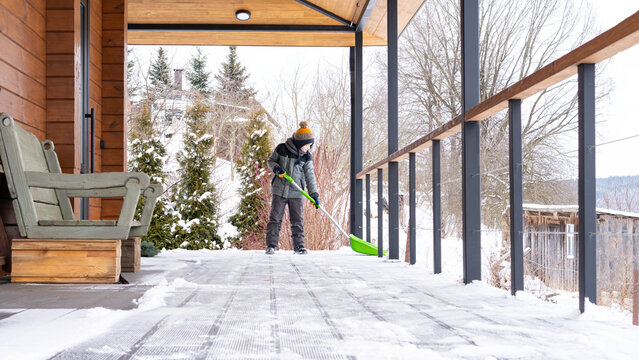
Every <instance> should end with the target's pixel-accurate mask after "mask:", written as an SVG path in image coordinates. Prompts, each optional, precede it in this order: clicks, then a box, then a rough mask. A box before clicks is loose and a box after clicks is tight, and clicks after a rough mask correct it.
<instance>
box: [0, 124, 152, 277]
mask: <svg viewBox="0 0 639 360" xmlns="http://www.w3.org/2000/svg"><path fill="white" fill-rule="evenodd" d="M0 159H1V161H2V165H3V168H4V172H5V176H6V183H7V187H8V191H9V197H10V199H11V202H12V205H13V210H14V212H15V219H16V223H17V227H18V230H19V234H20V237H22V238H23V239H21V240H18V241H16V239H13V241H12V256H11V258H12V269H11V275H12V281H29V277H31V279H32V280H34V281H39V282H49V281H50V282H58V281H60V279H63V280H64V277H63V276H60V273H56V275H55V276H48V274H47V271H49V270H51V267H47V265H46V264H47V262H51V261H52V260H51V259H50V258H46V256H49V255H50V254H51V251H50V249H51V248H52V247H56V246H57V247H56V248H59V249H61V248H65V247H69V246H70V247H71V248H73V246H72V245H71V243H72V242H73V241H77V242H78V246H79V248H81V249H86V248H87V246H89V245H87V244H91V243H93V244H95V246H96V248H100V249H102V247H101V246H102V245H98V242H95V240H111V241H112V242H111V243H110V244H112V246H116V247H118V249H117V251H115V250H113V251H115V253H117V254H118V255H117V256H114V255H113V254H115V253H112V251H111V250H108V251H107V250H97V251H96V252H94V253H92V254H89V255H87V256H86V258H87V259H89V260H91V261H98V260H97V257H99V256H100V255H101V254H102V255H104V256H106V257H108V258H109V259H110V260H109V261H117V262H118V264H117V266H115V265H114V266H112V267H110V269H112V271H117V275H118V277H119V272H120V263H119V262H120V251H121V249H120V246H121V241H122V240H126V239H128V238H130V237H139V236H144V235H146V232H147V231H148V228H149V224H150V222H151V217H152V215H153V209H154V207H155V203H156V201H157V198H158V196H159V195H160V194H161V193H162V186H160V185H150V184H149V177H148V176H147V175H146V174H143V173H96V174H63V173H62V171H61V169H60V164H59V162H58V157H57V154H56V153H55V146H54V144H53V142H51V141H50V140H45V141H43V142H42V143H40V142H39V141H38V140H37V138H36V137H35V135H33V134H31V133H30V132H28V131H26V130H24V129H22V127H20V126H19V125H18V124H17V123H15V122H14V120H13V119H12V118H11V117H10V116H9V115H7V114H5V113H2V114H0ZM140 196H144V197H145V198H146V199H145V205H144V208H143V210H142V216H141V219H140V221H139V222H137V221H135V222H134V221H133V218H134V215H135V209H136V206H137V204H138V200H139V198H140ZM71 197H87V198H104V197H123V198H124V201H123V204H122V208H121V211H120V216H119V218H118V220H78V219H75V218H74V215H73V209H72V207H71V201H70V200H69V198H71ZM26 239H29V240H28V243H29V249H30V250H29V251H33V253H31V254H30V255H29V257H28V258H29V261H23V259H24V257H21V256H19V255H16V251H18V253H19V252H20V251H22V250H24V249H22V248H21V247H20V246H22V245H21V244H24V242H25V241H27V240H26ZM36 239H37V241H35V242H34V240H36ZM87 242H88V243H87ZM37 243H41V245H40V246H41V248H42V249H41V250H36V248H37V246H38V245H37ZM54 243H59V244H62V245H53V244H54ZM47 249H49V250H47ZM38 251H39V252H38ZM69 251H90V250H68V251H67V250H59V251H53V252H54V253H56V254H57V255H56V256H59V257H60V258H59V263H60V264H64V260H65V258H66V257H74V259H75V258H78V256H77V255H78V253H70V252H69ZM107 253H108V254H107ZM36 254H40V258H41V261H40V262H38V261H37V260H35V258H34V256H36ZM47 254H49V255H47ZM14 255H16V256H14ZM45 255H46V256H45ZM56 261H57V260H56ZM89 262H90V261H88V260H87V263H89ZM38 264H41V271H39V272H38V269H37V268H38V267H39V266H40V265H38ZM74 266H75V265H74ZM93 268H94V267H92V266H90V265H87V266H86V274H85V275H83V276H80V277H81V278H86V277H91V276H93V275H95V277H96V279H97V278H100V279H103V278H105V275H104V274H102V273H101V274H99V276H98V275H97V274H93V275H92V271H93V270H92V269H93ZM74 269H75V270H74V271H73V276H70V277H69V279H71V280H72V281H73V279H78V278H79V276H77V275H78V274H81V273H82V271H80V270H78V269H79V268H78V267H77V266H76V267H75V268H74ZM61 271H62V270H61ZM63 272H64V271H62V272H61V273H63ZM25 274H29V275H25ZM36 274H39V275H37V276H36ZM113 275H115V274H113ZM109 276H110V275H109ZM109 276H107V278H110V277H109ZM14 277H15V279H14ZM47 279H49V280H47ZM85 280H86V279H85ZM116 280H117V279H116ZM83 282H86V281H83ZM99 282H103V281H99Z"/></svg>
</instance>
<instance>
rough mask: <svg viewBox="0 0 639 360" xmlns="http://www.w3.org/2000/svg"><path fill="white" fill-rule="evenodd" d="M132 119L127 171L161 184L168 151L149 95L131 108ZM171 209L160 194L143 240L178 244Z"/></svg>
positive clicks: (139, 211)
mask: <svg viewBox="0 0 639 360" xmlns="http://www.w3.org/2000/svg"><path fill="white" fill-rule="evenodd" d="M131 123H132V129H131V132H130V136H129V138H130V146H129V148H130V151H131V155H130V157H129V171H134V172H143V173H146V174H147V175H149V177H150V178H151V183H153V184H163V183H164V182H165V179H166V173H165V172H164V170H163V168H164V162H165V161H166V157H167V152H166V147H165V145H164V144H163V143H162V142H161V141H160V138H159V136H158V134H157V131H156V129H155V128H154V126H153V122H152V120H151V111H150V106H149V100H148V99H144V100H143V101H142V102H141V103H140V104H139V108H137V110H136V111H134V112H132V116H131ZM144 200H145V199H144V198H141V199H140V201H139V202H138V206H137V209H136V218H139V217H140V215H141V214H142V209H143V207H144ZM172 213H173V211H172V209H171V208H170V204H169V202H168V200H167V199H166V198H165V197H162V196H161V197H160V198H159V199H158V201H157V203H156V204H155V209H154V212H153V217H152V218H151V225H150V226H149V232H148V234H147V235H146V236H145V237H144V238H143V240H144V241H149V242H152V243H153V244H154V245H155V246H156V247H157V248H159V249H162V248H167V249H174V248H176V247H177V245H179V244H177V245H176V244H175V243H174V241H173V239H172V236H171V227H172V226H173V223H174V222H175V221H177V219H176V218H175V217H174V216H173V215H172Z"/></svg>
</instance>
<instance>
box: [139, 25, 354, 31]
mask: <svg viewBox="0 0 639 360" xmlns="http://www.w3.org/2000/svg"><path fill="white" fill-rule="evenodd" d="M129 31H236V32H254V31H268V32H314V33H322V32H329V33H349V32H355V28H353V27H349V26H342V25H257V24H255V25H254V24H129Z"/></svg>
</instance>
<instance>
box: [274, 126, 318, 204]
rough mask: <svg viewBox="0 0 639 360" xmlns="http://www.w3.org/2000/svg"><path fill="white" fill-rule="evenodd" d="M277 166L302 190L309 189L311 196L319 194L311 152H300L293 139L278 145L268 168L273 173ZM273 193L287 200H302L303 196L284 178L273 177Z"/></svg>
mask: <svg viewBox="0 0 639 360" xmlns="http://www.w3.org/2000/svg"><path fill="white" fill-rule="evenodd" d="M276 166H279V167H281V168H282V169H284V171H286V173H287V174H288V175H289V176H290V177H291V178H293V180H294V181H295V183H296V184H297V185H299V186H300V187H301V188H302V189H306V188H308V190H307V192H308V193H309V194H313V193H317V192H318V191H317V182H316V181H315V170H313V158H312V156H311V154H310V152H301V151H298V149H297V147H295V143H294V142H293V138H288V139H287V140H286V141H285V142H283V143H281V144H279V145H277V147H275V151H273V154H272V155H271V157H269V158H268V168H269V169H271V171H273V169H275V167H276ZM273 176H274V177H273V181H272V182H271V193H272V194H275V195H278V196H281V197H285V198H301V197H302V196H303V195H302V194H301V193H300V192H299V191H297V190H296V189H295V188H294V187H293V186H292V185H291V184H289V183H288V181H286V179H284V178H280V177H279V176H277V175H273Z"/></svg>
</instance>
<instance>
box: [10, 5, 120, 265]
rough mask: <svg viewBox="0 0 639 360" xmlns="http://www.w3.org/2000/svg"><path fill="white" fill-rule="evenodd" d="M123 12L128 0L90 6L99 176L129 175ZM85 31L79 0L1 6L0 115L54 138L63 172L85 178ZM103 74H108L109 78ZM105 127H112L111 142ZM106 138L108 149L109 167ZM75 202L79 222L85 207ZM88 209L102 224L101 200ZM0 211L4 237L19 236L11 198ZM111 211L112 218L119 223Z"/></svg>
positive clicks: (91, 91) (92, 99)
mask: <svg viewBox="0 0 639 360" xmlns="http://www.w3.org/2000/svg"><path fill="white" fill-rule="evenodd" d="M125 9H126V2H125V1H124V0H122V1H103V0H89V11H90V18H89V22H90V34H89V36H90V47H89V62H90V63H89V106H90V107H92V108H94V109H95V112H96V142H95V150H96V156H95V162H96V163H95V165H96V167H95V168H96V171H97V172H101V171H124V170H126V158H125V156H126V152H125V148H124V147H125V146H126V141H125V129H124V116H125V105H124V104H125V101H126V98H125V95H126V91H125V78H124V76H125V72H124V69H125V63H126V61H125V60H126V59H125V54H126V53H125V52H126V45H125V44H126V33H125V28H126V25H125V24H126V19H125ZM103 18H104V19H105V20H104V21H103ZM80 27H81V19H80V1H79V0H24V1H21V0H6V1H2V2H0V49H2V51H0V112H6V113H8V114H10V115H11V116H12V117H13V118H14V119H15V120H16V121H17V122H18V123H20V125H21V126H23V127H24V128H25V129H27V130H28V131H31V132H33V133H34V134H35V135H36V136H37V137H38V139H39V140H41V141H42V140H45V139H51V140H52V141H53V142H54V143H55V145H56V148H55V150H56V152H57V154H58V157H59V160H60V165H61V168H62V171H63V172H65V173H79V172H80V166H81V122H82V117H83V113H82V96H81V95H82V94H81V86H82V84H81V80H82V78H81V61H82V54H81V53H80V49H81V46H80V42H81V29H80ZM103 32H106V33H107V36H105V37H104V38H105V39H106V40H105V39H103ZM105 52H106V56H104V55H103V54H104V53H105ZM105 68H106V70H103V69H105ZM118 68H119V70H118ZM103 71H108V72H110V73H109V74H108V75H107V76H103ZM105 87H106V90H103V88H105ZM103 104H106V105H104V106H103ZM103 108H105V109H106V111H104V110H103ZM102 129H108V131H107V132H106V136H103V135H102ZM101 140H105V144H106V147H107V149H105V151H106V152H107V156H108V160H107V162H106V163H103V161H102V156H103V153H102V150H101V149H100V141H101ZM0 177H1V176H0ZM0 186H1V184H0ZM73 204H74V208H75V209H76V214H75V215H76V216H78V215H79V213H78V212H79V201H74V202H73ZM89 205H90V213H89V216H90V218H91V219H100V218H102V202H101V200H100V199H91V200H90V202H89ZM117 205H118V201H117V200H116V201H111V203H110V204H108V208H109V209H112V208H116V207H117ZM0 209H2V211H0V215H2V219H3V220H6V221H4V228H5V233H7V234H8V235H9V236H8V237H9V239H11V238H14V237H15V236H16V235H17V228H16V227H15V216H14V215H13V212H12V205H11V202H10V201H9V199H7V198H6V197H4V198H2V199H0ZM113 213H114V211H110V212H109V211H107V214H106V215H107V217H108V218H113V215H112V214H113ZM117 213H118V214H119V209H118V211H117ZM109 214H111V216H109ZM116 217H117V216H116ZM5 218H6V219H5ZM2 246H3V245H2V244H0V247H2ZM4 246H5V247H6V244H5V245H4ZM0 256H1V255H0Z"/></svg>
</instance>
